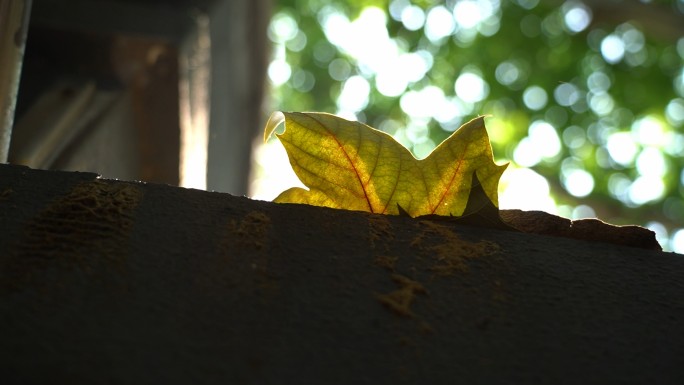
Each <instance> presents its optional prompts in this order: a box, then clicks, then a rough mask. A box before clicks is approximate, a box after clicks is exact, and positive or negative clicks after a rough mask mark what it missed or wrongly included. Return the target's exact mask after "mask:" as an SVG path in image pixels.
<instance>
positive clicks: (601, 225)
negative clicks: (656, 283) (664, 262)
mask: <svg viewBox="0 0 684 385" xmlns="http://www.w3.org/2000/svg"><path fill="white" fill-rule="evenodd" d="M500 215H501V218H502V219H503V220H504V221H505V222H507V223H509V224H510V225H512V226H513V227H516V228H518V229H519V230H521V231H523V232H526V233H533V234H543V235H553V236H557V237H566V238H572V239H580V240H585V241H596V242H606V243H613V244H616V245H623V246H630V247H639V248H642V249H648V250H657V251H661V250H662V248H661V247H660V244H659V243H658V241H657V240H656V237H655V233H654V232H653V231H651V230H649V229H647V228H644V227H641V226H615V225H611V224H609V223H605V222H603V221H601V220H598V219H593V218H589V219H577V220H574V221H571V220H570V219H567V218H563V217H559V216H556V215H552V214H549V213H546V212H544V211H522V210H501V211H500Z"/></svg>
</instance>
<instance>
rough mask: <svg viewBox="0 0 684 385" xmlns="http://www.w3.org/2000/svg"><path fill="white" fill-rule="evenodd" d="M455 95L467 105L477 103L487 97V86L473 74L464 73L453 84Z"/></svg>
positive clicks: (478, 76)
mask: <svg viewBox="0 0 684 385" xmlns="http://www.w3.org/2000/svg"><path fill="white" fill-rule="evenodd" d="M454 90H455V91H456V95H458V97H459V98H461V99H463V101H465V102H468V103H477V102H479V101H481V100H484V99H485V98H486V97H487V95H489V85H488V84H487V82H485V80H484V79H482V77H481V76H480V75H478V74H476V73H474V72H468V71H464V72H462V73H461V75H460V76H459V77H458V79H456V83H455V84H454Z"/></svg>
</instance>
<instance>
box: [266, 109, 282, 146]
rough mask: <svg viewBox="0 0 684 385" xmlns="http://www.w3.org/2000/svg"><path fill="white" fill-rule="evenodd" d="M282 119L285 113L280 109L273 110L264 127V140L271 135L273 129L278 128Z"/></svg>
mask: <svg viewBox="0 0 684 385" xmlns="http://www.w3.org/2000/svg"><path fill="white" fill-rule="evenodd" d="M284 121H285V114H283V112H282V111H275V112H274V113H272V114H271V117H269V118H268V122H266V128H264V142H266V141H267V140H268V138H269V137H271V134H273V131H275V129H276V128H278V126H279V125H280V123H282V122H284Z"/></svg>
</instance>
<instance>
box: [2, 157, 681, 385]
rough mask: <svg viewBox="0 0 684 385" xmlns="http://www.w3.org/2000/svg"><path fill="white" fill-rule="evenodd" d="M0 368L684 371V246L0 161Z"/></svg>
mask: <svg viewBox="0 0 684 385" xmlns="http://www.w3.org/2000/svg"><path fill="white" fill-rule="evenodd" d="M0 250H1V252H0V341H2V342H1V344H0V379H1V380H0V381H2V383H3V384H20V383H21V384H43V383H50V384H61V383H64V384H73V383H93V384H99V383H106V384H142V383H166V384H176V383H177V384H213V383H237V384H281V383H305V384H308V383H312V384H385V383H386V384H453V383H466V384H511V383H525V384H529V383H554V384H579V383H581V384H612V383H615V384H617V383H620V384H628V383H629V384H682V383H684V326H683V325H684V257H683V256H682V255H678V254H672V253H663V252H659V251H654V250H645V249H639V248H635V247H626V246H620V245H615V244H609V243H604V242H588V241H583V240H577V239H569V238H564V237H552V236H547V235H539V234H527V233H522V232H507V231H497V230H490V229H484V228H476V227H468V226H463V225H458V224H453V223H448V222H440V221H431V220H417V219H412V218H406V217H399V216H397V217H393V216H381V215H373V214H367V213H359V212H351V211H344V210H332V209H325V208H317V207H310V206H304V205H284V204H281V205H279V204H273V203H268V202H258V201H252V200H249V199H246V198H241V197H233V196H230V195H227V194H219V193H212V192H204V191H198V190H189V189H181V188H175V187H169V186H163V185H153V184H144V183H131V182H120V181H111V180H102V179H98V178H97V176H96V175H94V174H88V173H67V172H53V171H39V170H30V169H28V168H25V167H18V166H9V165H0Z"/></svg>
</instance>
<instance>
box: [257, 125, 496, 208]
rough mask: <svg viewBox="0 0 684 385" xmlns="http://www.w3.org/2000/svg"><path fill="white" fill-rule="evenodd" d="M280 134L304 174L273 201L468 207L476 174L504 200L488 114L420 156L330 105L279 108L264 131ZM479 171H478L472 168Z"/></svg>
mask: <svg viewBox="0 0 684 385" xmlns="http://www.w3.org/2000/svg"><path fill="white" fill-rule="evenodd" d="M283 121H285V132H284V133H282V134H276V136H277V137H278V139H280V141H281V142H282V144H283V146H284V147H285V150H286V151H287V154H288V157H289V159H290V164H291V165H292V168H293V169H294V171H295V173H296V174H297V176H298V177H299V179H300V180H301V181H302V183H304V185H305V186H307V187H308V188H309V190H305V189H302V188H298V187H296V188H291V189H289V190H286V191H284V192H283V193H281V194H280V195H279V196H278V197H277V198H276V199H275V202H279V203H305V204H311V205H316V206H327V207H333V208H341V209H347V210H360V211H368V212H372V213H382V214H399V213H400V211H399V210H400V208H401V209H402V210H403V211H405V212H406V213H407V214H408V215H410V216H413V217H415V216H420V215H431V214H436V215H453V216H460V215H462V214H463V212H464V210H465V208H466V204H467V203H468V197H469V196H470V192H471V187H472V184H473V181H476V183H477V181H479V182H480V183H481V184H482V190H483V191H484V193H485V194H486V197H487V198H489V200H490V201H491V203H493V205H494V206H497V207H498V194H497V188H498V184H499V178H500V177H501V174H502V173H503V171H504V170H505V169H506V167H507V165H503V166H499V165H496V164H495V163H494V160H493V157H492V149H491V145H490V143H489V137H488V136H487V131H486V129H485V126H484V118H483V117H478V118H475V119H473V120H471V121H470V122H468V123H466V124H464V125H463V126H461V128H459V129H458V130H457V131H455V132H454V133H453V134H452V135H451V136H450V137H448V138H447V139H446V140H445V141H444V142H442V143H441V144H440V145H439V146H437V147H436V148H435V149H434V151H433V152H432V153H431V154H430V155H428V157H426V158H425V159H421V160H418V159H416V158H414V157H413V155H412V154H411V153H410V152H409V151H408V150H407V149H406V148H404V147H403V146H402V145H401V144H399V143H398V142H397V141H396V140H394V139H393V138H392V137H391V136H390V135H388V134H386V133H384V132H382V131H378V130H376V129H373V128H371V127H369V126H367V125H365V124H363V123H359V122H352V121H348V120H345V119H342V118H340V117H337V116H335V115H330V114H326V113H301V112H286V113H282V112H276V113H274V114H273V115H272V116H271V118H270V119H269V122H268V123H267V125H266V130H265V132H264V139H268V137H269V136H270V135H271V134H272V133H273V131H274V130H275V129H276V127H277V126H278V125H279V124H280V123H282V122H283ZM473 173H475V175H473Z"/></svg>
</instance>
